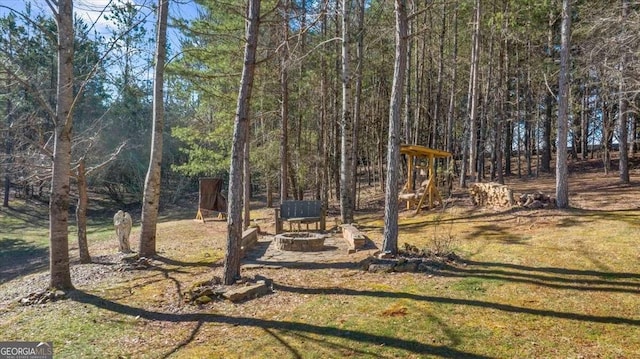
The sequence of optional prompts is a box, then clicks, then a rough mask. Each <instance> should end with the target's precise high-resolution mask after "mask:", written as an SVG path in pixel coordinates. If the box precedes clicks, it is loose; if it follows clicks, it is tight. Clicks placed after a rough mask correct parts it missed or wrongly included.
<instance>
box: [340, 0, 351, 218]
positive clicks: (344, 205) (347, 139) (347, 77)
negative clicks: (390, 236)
mask: <svg viewBox="0 0 640 359" xmlns="http://www.w3.org/2000/svg"><path fill="white" fill-rule="evenodd" d="M341 6H342V54H341V58H342V116H341V119H340V127H341V130H342V131H341V132H342V134H341V148H340V154H341V161H340V216H341V219H342V223H351V222H353V209H354V202H353V196H352V195H351V192H352V191H353V185H352V183H353V151H352V148H353V137H352V136H353V120H352V118H351V73H350V68H349V61H350V58H349V57H350V55H349V43H350V39H349V37H350V36H351V35H350V31H349V28H350V24H349V21H350V13H351V11H350V10H351V1H349V0H342V2H341Z"/></svg>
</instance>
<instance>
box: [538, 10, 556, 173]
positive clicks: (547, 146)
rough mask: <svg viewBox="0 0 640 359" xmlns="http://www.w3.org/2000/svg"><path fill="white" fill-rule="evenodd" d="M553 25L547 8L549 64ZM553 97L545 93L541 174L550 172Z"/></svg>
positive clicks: (551, 56) (550, 12)
mask: <svg viewBox="0 0 640 359" xmlns="http://www.w3.org/2000/svg"><path fill="white" fill-rule="evenodd" d="M554 23H555V14H554V11H553V7H550V8H549V22H548V29H547V58H548V61H549V63H553V57H554V56H553V51H554V50H553V49H554V44H553V27H554ZM552 107H553V95H552V94H550V93H547V95H546V97H545V118H544V122H543V124H542V139H541V140H542V162H541V163H540V169H541V170H542V172H546V173H549V172H551V115H552V113H553V110H552Z"/></svg>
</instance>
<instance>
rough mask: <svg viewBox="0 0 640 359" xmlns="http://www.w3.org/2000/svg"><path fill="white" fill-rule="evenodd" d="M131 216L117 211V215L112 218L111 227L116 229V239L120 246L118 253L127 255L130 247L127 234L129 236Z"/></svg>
mask: <svg viewBox="0 0 640 359" xmlns="http://www.w3.org/2000/svg"><path fill="white" fill-rule="evenodd" d="M132 224H133V222H132V221H131V216H130V215H129V213H127V212H123V211H122V210H119V211H118V213H116V214H115V216H113V225H114V226H115V227H116V237H118V242H119V246H120V252H122V253H129V252H131V247H130V246H129V234H131V225H132Z"/></svg>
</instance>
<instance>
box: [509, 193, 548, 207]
mask: <svg viewBox="0 0 640 359" xmlns="http://www.w3.org/2000/svg"><path fill="white" fill-rule="evenodd" d="M518 204H519V205H520V206H521V207H524V208H529V209H542V208H555V206H556V199H555V198H554V197H551V196H547V195H546V194H544V193H541V192H536V193H524V194H522V195H521V196H520V197H519V198H518Z"/></svg>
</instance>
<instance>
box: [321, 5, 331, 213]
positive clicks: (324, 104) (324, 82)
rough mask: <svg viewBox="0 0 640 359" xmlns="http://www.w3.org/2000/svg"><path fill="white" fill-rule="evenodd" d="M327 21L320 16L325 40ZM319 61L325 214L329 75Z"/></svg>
mask: <svg viewBox="0 0 640 359" xmlns="http://www.w3.org/2000/svg"><path fill="white" fill-rule="evenodd" d="M327 21H328V17H327V15H326V12H323V14H322V38H323V39H326V38H327ZM322 52H323V53H325V54H326V52H327V45H326V41H325V42H323V43H322ZM320 61H321V64H320V66H321V70H320V72H321V78H320V92H321V96H322V99H321V107H320V109H321V110H320V133H319V136H318V152H319V153H320V154H321V156H322V174H321V176H322V178H321V185H320V187H321V190H320V199H321V200H322V207H323V209H324V211H325V213H327V209H328V207H329V192H330V191H329V165H330V164H329V149H328V148H327V147H328V146H327V145H328V144H329V130H330V127H329V121H328V118H329V112H328V110H327V109H328V107H329V74H328V64H327V56H322V59H321V60H320Z"/></svg>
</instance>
